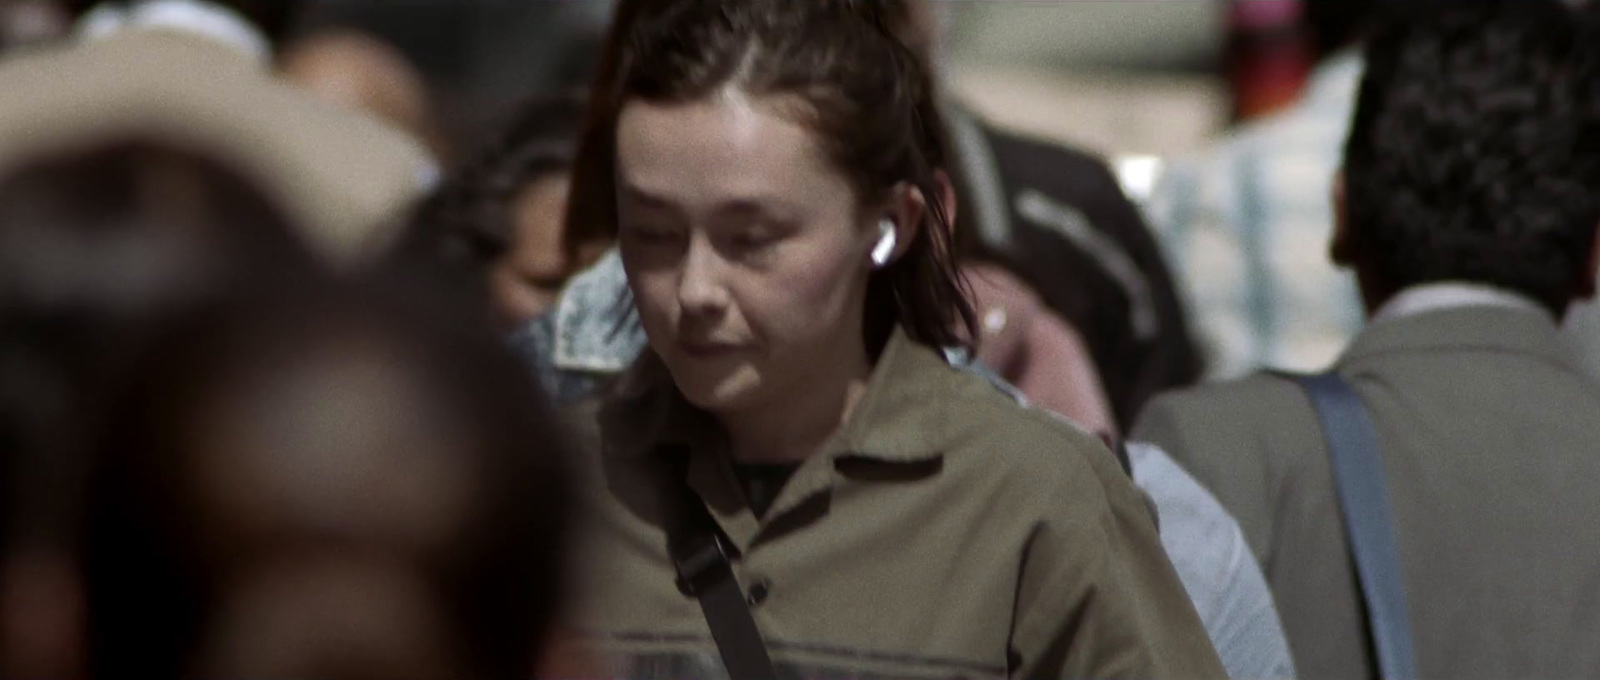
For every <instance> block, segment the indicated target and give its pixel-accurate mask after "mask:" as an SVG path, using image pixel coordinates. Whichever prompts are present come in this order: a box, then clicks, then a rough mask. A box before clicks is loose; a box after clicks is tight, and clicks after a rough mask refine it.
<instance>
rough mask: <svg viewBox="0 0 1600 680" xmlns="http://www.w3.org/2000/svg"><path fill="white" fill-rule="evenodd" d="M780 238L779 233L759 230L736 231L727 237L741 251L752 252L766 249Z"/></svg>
mask: <svg viewBox="0 0 1600 680" xmlns="http://www.w3.org/2000/svg"><path fill="white" fill-rule="evenodd" d="M780 240H782V239H781V238H780V237H779V235H777V234H774V233H772V232H770V231H766V230H760V231H746V232H739V233H736V234H734V235H733V236H732V237H730V238H729V243H730V244H731V245H732V246H733V247H734V248H735V249H736V250H739V251H741V252H752V251H760V250H763V249H766V248H768V247H770V246H772V245H774V244H776V243H777V242H778V241H780Z"/></svg>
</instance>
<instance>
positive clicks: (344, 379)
mask: <svg viewBox="0 0 1600 680" xmlns="http://www.w3.org/2000/svg"><path fill="white" fill-rule="evenodd" d="M441 300H442V299H441ZM441 300H434V299H433V298H432V297H431V293H430V291H428V290H427V289H421V288H412V287H409V286H406V287H390V286H387V285H373V284H363V285H357V284H319V285H316V286H304V287H301V288H299V289H295V288H293V287H286V288H285V289H284V290H281V291H278V292H276V293H273V294H265V295H261V296H256V297H254V298H243V299H239V300H235V301H232V302H229V303H228V304H223V305H219V306H216V307H213V308H211V309H207V310H204V311H203V312H200V313H196V314H194V315H193V316H190V317H188V318H186V319H183V320H182V321H181V322H178V323H175V324H174V325H172V326H171V327H169V328H168V329H167V331H166V332H165V333H163V334H162V335H161V336H160V337H159V338H158V339H157V340H156V341H154V342H153V343H152V344H151V345H150V350H149V352H148V353H147V354H145V355H144V356H142V357H140V358H139V359H138V361H137V362H136V363H134V369H133V370H132V372H131V373H129V374H128V375H127V376H126V380H125V382H124V383H123V387H122V389H120V390H118V391H117V392H116V393H115V394H114V395H113V398H112V399H111V400H110V401H109V402H108V403H107V411H106V413H107V414H108V418H107V420H106V421H105V427H104V429H103V430H102V431H101V433H100V437H101V440H100V441H101V443H102V445H101V446H100V447H99V448H98V450H97V453H98V456H97V463H98V467H97V469H96V470H95V472H94V474H93V475H92V477H91V480H92V481H91V485H90V513H89V524H88V533H87V537H88V538H87V545H86V552H85V563H86V572H87V581H88V585H89V588H88V603H89V611H90V615H89V620H90V626H89V629H90V636H89V637H90V658H91V666H92V670H93V671H94V675H96V676H102V677H103V676H105V675H107V674H114V675H122V674H140V675H148V676H150V677H306V678H419V679H420V678H442V677H479V678H490V677H495V678H510V677H524V676H526V675H528V674H529V673H530V672H531V669H532V668H534V664H536V663H537V661H538V659H537V652H536V649H537V648H538V646H539V645H540V643H541V640H543V639H544V637H545V635H546V634H547V632H548V631H547V628H548V626H549V623H550V622H551V619H552V618H553V616H554V614H555V610H556V608H557V601H556V600H557V596H558V593H559V592H560V589H559V584H558V581H559V578H560V569H559V567H560V563H561V561H562V560H563V559H564V558H563V546H564V540H563V534H564V527H565V525H566V523H567V518H566V511H567V504H566V499H567V493H568V491H567V488H568V487H567V484H568V480H567V478H566V475H565V471H566V465H565V461H566V456H567V451H566V450H565V444H564V441H565V439H564V437H563V435H562V433H561V432H559V431H558V426H557V423H556V421H555V420H554V418H553V414H552V413H551V411H550V410H549V409H548V408H547V407H546V406H545V405H544V404H545V402H544V399H543V397H542V395H541V394H540V393H539V392H538V390H537V388H536V387H535V386H534V385H532V384H531V383H530V382H529V381H528V379H527V378H526V374H525V372H524V371H522V370H520V369H519V367H518V364H517V363H516V361H515V360H514V359H512V358H511V357H509V356H507V355H506V354H505V353H504V351H503V348H502V347H501V346H500V344H499V342H498V341H497V339H496V338H495V337H494V336H493V335H492V334H490V333H489V332H487V330H486V329H483V328H482V324H480V323H472V322H471V321H470V320H467V319H463V318H461V313H460V312H461V310H459V309H448V308H446V307H445V306H443V305H441V304H439V303H440V302H441Z"/></svg>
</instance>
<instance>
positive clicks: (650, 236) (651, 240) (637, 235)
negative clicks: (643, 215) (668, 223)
mask: <svg viewBox="0 0 1600 680" xmlns="http://www.w3.org/2000/svg"><path fill="white" fill-rule="evenodd" d="M628 235H629V236H630V237H631V238H632V239H633V240H634V241H636V242H638V243H641V244H644V245H668V244H671V243H675V242H677V240H678V232H676V231H673V230H670V229H653V228H649V227H636V228H633V229H629V230H628Z"/></svg>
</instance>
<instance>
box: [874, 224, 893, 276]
mask: <svg viewBox="0 0 1600 680" xmlns="http://www.w3.org/2000/svg"><path fill="white" fill-rule="evenodd" d="M878 233H879V236H878V245H875V246H873V247H872V264H873V266H876V267H879V268H881V267H883V266H884V265H886V264H889V256H890V255H893V254H894V247H895V245H896V238H897V236H896V234H895V229H894V220H891V219H887V218H885V219H884V220H883V221H882V222H879V223H878Z"/></svg>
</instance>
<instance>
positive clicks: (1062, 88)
mask: <svg viewBox="0 0 1600 680" xmlns="http://www.w3.org/2000/svg"><path fill="white" fill-rule="evenodd" d="M1239 2H1242V4H1245V5H1259V6H1261V7H1264V8H1265V7H1270V8H1272V9H1271V11H1268V12H1264V13H1263V12H1256V13H1254V14H1252V15H1251V16H1250V17H1246V19H1247V20H1245V21H1241V20H1240V19H1239V18H1237V17H1233V16H1232V15H1235V14H1239V13H1238V12H1237V11H1231V10H1230V6H1231V4H1233V3H1230V2H1226V1H1224V0H1121V1H1116V2H1106V1H1099V2H1095V1H1050V2H1039V1H1031V0H1009V1H1005V2H980V1H976V0H941V3H940V4H941V9H942V12H941V14H942V16H941V19H942V21H943V22H944V24H945V26H944V28H945V33H946V37H947V40H946V44H945V45H944V54H945V59H946V62H947V64H946V65H947V66H948V67H949V70H948V73H949V77H950V81H951V82H950V83H949V84H950V86H951V87H952V89H953V90H954V91H955V92H957V93H958V94H959V96H961V98H962V99H963V100H964V101H966V102H967V103H968V104H969V105H970V106H972V107H973V108H974V109H976V110H977V111H978V112H980V113H982V114H984V115H985V116H986V117H988V118H990V119H991V120H993V121H994V122H995V123H997V124H998V125H1000V126H1002V127H1006V128H1010V129H1013V130H1016V131H1020V132H1025V133H1029V134H1033V135H1037V136H1042V137H1046V138H1049V139H1054V140H1060V141H1067V142H1071V143H1073V144H1074V145H1077V146H1080V147H1083V148H1086V149H1088V150H1091V151H1095V152H1098V153H1101V154H1104V155H1107V156H1122V155H1154V156H1171V155H1181V154H1184V153H1188V152H1192V151H1196V150H1198V149H1199V148H1200V147H1201V146H1203V144H1204V142H1205V140H1207V139H1208V138H1210V137H1211V136H1212V135H1213V134H1215V133H1216V132H1217V131H1218V130H1219V129H1221V128H1222V127H1224V126H1226V125H1227V124H1228V123H1229V122H1230V121H1231V120H1232V119H1233V117H1234V114H1235V111H1236V108H1237V107H1236V105H1235V100H1236V97H1235V96H1234V94H1233V92H1232V91H1231V90H1230V78H1229V74H1230V71H1235V72H1237V71H1238V70H1239V68H1234V69H1230V68H1229V67H1228V65H1229V64H1230V63H1232V62H1234V61H1235V60H1232V59H1228V58H1226V55H1228V54H1235V55H1236V56H1237V55H1241V54H1242V55H1243V56H1244V57H1245V61H1246V62H1247V66H1245V67H1243V68H1244V69H1245V70H1247V71H1251V72H1252V73H1257V74H1260V73H1263V72H1265V73H1269V74H1270V73H1288V74H1290V75H1291V76H1292V75H1293V74H1294V73H1296V72H1300V73H1303V71H1304V66H1303V64H1301V65H1298V66H1297V65H1295V64H1294V63H1291V62H1294V60H1295V59H1296V58H1297V57H1296V55H1295V54H1294V50H1293V48H1291V49H1288V50H1283V49H1281V46H1280V48H1279V49H1280V53H1281V54H1282V55H1286V56H1278V57H1277V61H1274V57H1275V53H1274V52H1273V45H1272V44H1271V41H1270V40H1263V39H1261V38H1259V37H1258V36H1259V35H1268V36H1269V37H1270V36H1271V34H1272V32H1273V30H1274V29H1276V28H1277V26H1274V25H1273V22H1274V21H1277V22H1278V23H1279V24H1283V23H1288V24H1291V27H1292V22H1293V21H1294V20H1295V19H1296V18H1298V13H1297V12H1295V7H1296V6H1297V4H1298V3H1297V2H1295V1H1294V0H1290V1H1289V2H1280V1H1279V0H1239ZM610 4H611V3H610V2H609V1H608V0H537V1H533V2H528V1H523V0H473V1H471V2H460V1H457V0H403V1H393V0H389V1H385V2H373V1H372V0H317V1H316V2H314V3H313V8H312V10H311V11H309V12H308V13H307V15H306V16H305V21H304V24H303V26H302V32H307V33H314V32H319V31H326V30H332V29H345V28H352V27H353V28H359V29H361V30H364V31H367V32H369V33H371V34H373V35H376V36H378V37H380V38H382V39H384V40H386V41H388V42H390V43H391V44H393V45H395V46H396V47H398V48H399V49H400V50H401V51H402V52H403V53H405V54H406V55H407V56H409V57H410V58H411V59H412V60H413V61H414V62H415V63H416V65H417V66H418V67H419V68H420V69H422V71H423V72H424V73H425V74H426V76H427V78H428V81H429V84H430V86H431V87H432V90H433V93H434V95H433V96H434V100H435V109H436V112H437V117H438V120H439V124H440V126H441V128H442V130H443V133H444V135H445V136H446V137H447V139H448V140H449V141H450V143H451V146H453V147H455V148H457V149H458V150H459V149H463V148H470V147H472V146H474V145H477V144H481V143H483V142H484V140H482V139H481V133H480V131H482V130H486V129H492V128H493V127H494V123H496V122H499V121H502V120H503V119H504V118H505V117H506V116H508V115H509V111H510V110H511V109H512V108H513V107H515V106H516V105H517V104H518V103H520V102H522V101H524V100H526V99H527V98H528V97H530V96H534V95H537V94H543V93H548V92H551V91H559V90H562V89H568V88H573V87H580V86H582V85H583V83H584V82H585V80H586V78H587V76H588V68H589V66H590V64H589V61H590V59H591V57H592V54H593V50H594V47H595V44H596V43H597V41H598V38H599V34H600V31H601V30H602V28H603V25H604V22H605V21H606V18H607V16H608V14H609V9H610ZM1249 20H1253V21H1254V24H1251V23H1250V21H1249ZM1231 27H1239V28H1234V30H1233V31H1232V33H1231V34H1230V28H1231ZM1246 29H1248V31H1253V32H1254V33H1248V31H1247V30H1246ZM1278 34H1279V37H1280V38H1281V37H1282V36H1283V35H1286V34H1285V33H1284V32H1282V31H1279V32H1278ZM1287 35H1289V36H1290V38H1291V42H1292V38H1293V35H1292V33H1290V34H1287ZM1230 37H1232V38H1233V39H1231V40H1230ZM1241 38H1242V39H1241ZM1279 42H1280V43H1281V42H1282V41H1281V40H1280V41H1279ZM1230 48H1231V49H1230ZM1302 59H1303V58H1302ZM1257 79H1258V80H1259V79H1260V78H1259V76H1258V77H1257ZM1279 80H1280V81H1281V80H1283V79H1281V78H1280V79H1279ZM1297 86H1298V82H1296V81H1294V79H1293V77H1291V78H1289V79H1288V82H1287V84H1286V87H1287V89H1288V90H1289V96H1292V95H1293V91H1294V89H1296V88H1297ZM1279 89H1284V88H1283V87H1280V88H1279ZM1280 98H1282V97H1280ZM1262 110H1264V109H1263V107H1261V106H1259V105H1257V106H1256V107H1255V108H1254V109H1252V110H1251V111H1250V113H1260V112H1261V111H1262ZM1132 167H1133V168H1134V172H1135V176H1134V179H1135V180H1136V182H1135V184H1136V185H1143V182H1142V181H1137V180H1138V176H1137V172H1138V170H1139V169H1140V168H1146V167H1148V166H1142V165H1139V164H1137V163H1136V164H1134V165H1133V166H1132ZM1134 188H1138V187H1137V186H1135V187H1134Z"/></svg>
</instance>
